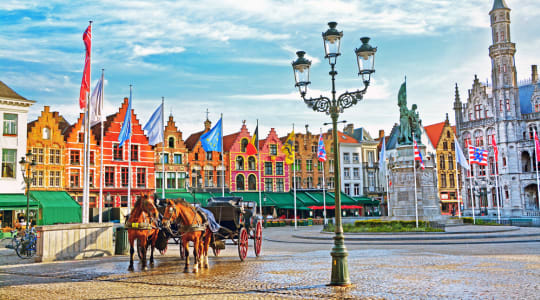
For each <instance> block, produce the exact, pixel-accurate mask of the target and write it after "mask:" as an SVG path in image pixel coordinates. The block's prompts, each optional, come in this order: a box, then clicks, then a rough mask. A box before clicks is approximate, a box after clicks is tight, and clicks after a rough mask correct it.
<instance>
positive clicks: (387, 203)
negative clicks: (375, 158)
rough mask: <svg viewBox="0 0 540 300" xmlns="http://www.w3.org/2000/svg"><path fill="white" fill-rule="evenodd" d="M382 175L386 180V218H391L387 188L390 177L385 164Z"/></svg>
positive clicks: (388, 189)
mask: <svg viewBox="0 0 540 300" xmlns="http://www.w3.org/2000/svg"><path fill="white" fill-rule="evenodd" d="M384 173H385V176H384V177H385V178H386V205H387V206H388V216H389V217H391V216H392V209H391V208H390V187H389V186H388V178H390V175H389V174H388V170H387V169H386V163H385V164H384ZM379 178H380V177H379Z"/></svg>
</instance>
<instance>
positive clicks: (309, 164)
mask: <svg viewBox="0 0 540 300" xmlns="http://www.w3.org/2000/svg"><path fill="white" fill-rule="evenodd" d="M306 171H308V172H313V161H312V160H311V159H308V160H306Z"/></svg>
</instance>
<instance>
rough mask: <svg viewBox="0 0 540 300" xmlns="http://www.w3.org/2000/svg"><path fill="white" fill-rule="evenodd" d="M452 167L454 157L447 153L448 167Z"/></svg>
mask: <svg viewBox="0 0 540 300" xmlns="http://www.w3.org/2000/svg"><path fill="white" fill-rule="evenodd" d="M453 167H454V158H453V157H452V154H448V168H449V169H451V168H453Z"/></svg>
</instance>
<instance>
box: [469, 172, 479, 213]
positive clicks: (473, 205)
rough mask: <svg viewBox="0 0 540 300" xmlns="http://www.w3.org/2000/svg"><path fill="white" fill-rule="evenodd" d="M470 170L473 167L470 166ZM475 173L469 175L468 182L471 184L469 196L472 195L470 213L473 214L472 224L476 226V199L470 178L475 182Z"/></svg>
mask: <svg viewBox="0 0 540 300" xmlns="http://www.w3.org/2000/svg"><path fill="white" fill-rule="evenodd" d="M471 169H473V170H474V166H472V168H471ZM476 172H478V168H477V169H476ZM476 172H473V173H472V174H471V181H470V183H471V195H472V213H473V214H472V216H473V224H476V216H475V210H476V205H475V203H474V202H476V199H475V198H476V197H475V195H474V191H473V190H472V178H474V180H475V181H476Z"/></svg>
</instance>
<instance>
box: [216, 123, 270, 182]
mask: <svg viewBox="0 0 540 300" xmlns="http://www.w3.org/2000/svg"><path fill="white" fill-rule="evenodd" d="M250 141H251V135H250V134H249V131H248V129H247V127H246V124H245V123H244V124H242V127H241V128H240V131H239V132H236V133H233V134H229V135H226V136H224V137H223V151H224V152H225V159H226V161H227V163H226V165H227V166H229V167H228V168H227V171H226V177H227V179H226V182H228V183H229V187H230V191H231V192H243V191H248V192H255V191H259V190H260V189H261V185H260V181H259V178H260V177H259V165H260V164H259V163H258V161H257V154H254V155H248V154H247V153H246V150H247V146H248V144H249V142H250Z"/></svg>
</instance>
